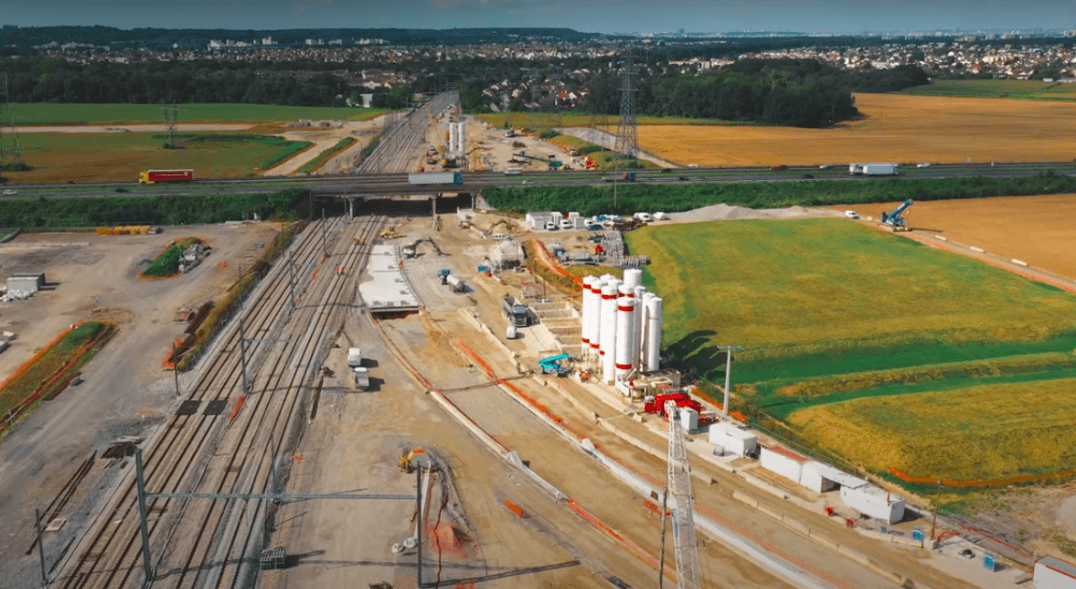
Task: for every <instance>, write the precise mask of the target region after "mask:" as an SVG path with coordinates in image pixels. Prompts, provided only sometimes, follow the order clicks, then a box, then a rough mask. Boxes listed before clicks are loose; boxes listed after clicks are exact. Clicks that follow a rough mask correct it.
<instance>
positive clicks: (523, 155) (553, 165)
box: [512, 151, 564, 170]
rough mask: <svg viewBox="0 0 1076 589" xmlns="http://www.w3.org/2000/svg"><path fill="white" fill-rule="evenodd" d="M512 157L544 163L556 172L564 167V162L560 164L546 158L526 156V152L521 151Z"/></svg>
mask: <svg viewBox="0 0 1076 589" xmlns="http://www.w3.org/2000/svg"><path fill="white" fill-rule="evenodd" d="M512 155H513V156H515V157H521V158H525V159H529V160H534V161H536V162H544V163H546V164H548V165H549V168H550V169H551V170H556V169H557V168H559V167H561V166H563V165H564V162H561V161H557V160H550V159H546V158H542V157H534V156H533V155H527V152H525V151H521V152H519V153H515V154H512Z"/></svg>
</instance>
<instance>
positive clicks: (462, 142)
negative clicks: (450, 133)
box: [456, 121, 467, 155]
mask: <svg viewBox="0 0 1076 589" xmlns="http://www.w3.org/2000/svg"><path fill="white" fill-rule="evenodd" d="M457 127H458V128H459V130H458V131H456V151H458V152H460V153H462V154H464V155H466V154H467V123H465V122H463V121H460V122H459V123H457Z"/></svg>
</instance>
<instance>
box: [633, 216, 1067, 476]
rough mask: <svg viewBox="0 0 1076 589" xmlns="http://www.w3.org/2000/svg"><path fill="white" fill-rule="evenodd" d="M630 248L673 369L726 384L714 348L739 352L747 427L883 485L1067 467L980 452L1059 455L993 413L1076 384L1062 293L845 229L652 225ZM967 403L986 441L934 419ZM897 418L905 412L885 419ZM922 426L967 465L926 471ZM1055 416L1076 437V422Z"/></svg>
mask: <svg viewBox="0 0 1076 589" xmlns="http://www.w3.org/2000/svg"><path fill="white" fill-rule="evenodd" d="M627 245H628V248H629V251H631V252H632V253H644V254H646V255H648V256H649V257H650V259H651V265H650V266H647V267H646V270H645V273H644V284H646V285H647V287H648V288H650V289H652V290H655V291H656V292H658V293H659V294H660V295H661V296H662V297H663V298H664V300H665V309H666V311H665V327H664V334H663V340H664V341H663V344H664V346H665V348H666V350H667V351H668V352H669V353H670V354H671V355H672V356H673V358H674V359H675V362H678V363H682V364H686V365H688V366H691V367H692V368H693V369H695V371H696V372H697V373H698V374H700V375H702V376H703V377H704V378H705V379H707V380H710V381H717V382H720V381H721V380H723V378H724V364H725V356H724V352H722V351H720V350H718V349H716V347H715V346H719V345H738V346H743V348H744V351H742V352H738V353H737V354H736V355H735V357H734V361H733V374H732V376H733V379H734V382H735V383H738V384H737V392H738V394H739V395H740V398H739V399H738V401H737V402H739V403H741V404H744V403H746V408H749V409H752V410H753V411H754V417H755V418H761V419H762V420H763V421H767V420H777V421H779V422H784V423H785V424H793V425H796V426H802V427H800V428H797V429H800V431H801V438H802V439H803V440H804V441H807V442H809V443H811V444H814V445H815V446H816V447H819V448H822V449H823V450H825V451H827V452H830V453H834V454H836V455H837V456H839V457H841V458H843V459H844V460H845V461H847V462H861V463H863V464H866V465H868V467H869V468H870V469H872V470H875V471H877V472H884V471H885V470H886V469H887V468H888V467H890V466H896V467H898V468H901V469H902V470H905V471H906V472H908V473H910V474H913V475H917V476H935V475H938V474H940V473H941V472H943V470H944V468H947V467H945V466H944V465H952V466H954V469H953V471H952V472H949V471H944V472H948V473H949V474H946V476H947V477H948V478H977V479H984V478H1003V477H1006V476H1011V475H1013V474H1020V473H1025V472H1036V473H1037V472H1050V471H1051V470H1060V469H1063V468H1065V467H1066V466H1071V464H1072V456H1070V454H1071V453H1066V452H1053V453H1051V452H1049V451H1042V452H1040V456H1039V457H1038V458H1036V459H1035V461H1033V462H1028V463H1027V464H1023V463H1015V464H1013V463H1012V462H1011V461H1010V457H1009V454H1006V452H1009V450H1004V451H1002V450H998V451H997V452H994V451H993V450H991V448H990V445H989V444H988V438H991V436H994V434H995V433H997V432H999V431H1000V432H1008V433H1007V434H1005V435H1013V436H1015V435H1017V430H1012V431H1009V430H1006V429H1005V428H1006V427H1007V426H1006V424H1008V425H1009V426H1011V427H1013V428H1016V427H1017V426H1019V427H1020V428H1021V429H1020V430H1019V431H1020V435H1026V436H1028V437H1029V439H1031V440H1037V442H1038V443H1040V444H1043V445H1044V447H1046V448H1048V447H1049V446H1050V445H1051V444H1052V443H1054V442H1055V441H1060V440H1055V438H1056V431H1057V430H1056V420H1053V419H1052V418H1051V419H1043V420H1040V422H1041V424H1042V427H1041V428H1039V429H1035V428H1034V427H1032V426H1033V425H1034V424H1035V423H1036V422H1035V421H1034V420H1029V421H1026V422H1025V421H1019V420H1016V419H1015V418H1012V419H1009V420H1008V421H1005V420H1001V421H998V422H996V423H995V422H994V421H991V420H993V419H994V418H995V417H996V415H995V414H994V413H992V412H991V410H990V408H992V407H994V406H999V407H1000V406H1001V405H1003V404H1004V402H1005V399H1006V398H1007V397H1011V396H1013V395H1014V394H1016V393H1015V392H1019V394H1020V395H1025V394H1026V395H1033V394H1039V393H1037V392H1035V393H1032V392H1031V391H1040V390H1042V391H1048V390H1053V388H1052V387H1055V386H1060V385H1057V384H1056V383H1063V382H1070V381H1071V380H1072V379H1074V378H1076V356H1074V355H1073V352H1074V350H1076V296H1074V295H1072V294H1070V293H1068V292H1065V291H1062V290H1061V289H1058V288H1056V287H1053V286H1047V285H1045V284H1042V283H1038V282H1034V281H1031V280H1027V279H1025V278H1022V277H1019V276H1016V275H1014V274H1011V273H1009V272H1006V271H1004V270H1001V269H998V268H995V267H992V266H988V265H985V264H982V263H979V262H977V261H974V260H971V259H969V258H966V257H963V256H959V255H957V254H952V253H948V252H945V251H941V250H937V249H933V248H929V247H926V246H924V245H921V244H919V243H918V242H915V241H912V240H909V239H906V238H903V237H901V236H899V235H894V234H891V233H886V232H881V231H878V230H877V229H874V228H872V227H868V226H865V225H862V224H859V223H852V222H848V221H845V220H841V219H808V220H798V221H724V222H716V223H698V224H683V225H672V226H665V227H654V226H651V227H647V228H644V229H642V230H639V231H635V232H632V233H629V234H628V235H627ZM1014 391H1015V392H1014ZM1042 394H1044V395H1045V394H1046V393H1045V392H1043V393H1042ZM1057 394H1060V393H1057ZM1026 395H1025V396H1026ZM1047 396H1048V395H1047ZM1055 396H1056V395H1055ZM965 398H967V399H976V401H975V402H976V403H978V404H979V406H980V409H981V410H980V411H979V412H978V413H976V412H975V411H974V410H972V409H968V410H967V412H966V415H967V416H971V417H968V419H973V418H974V419H980V420H982V424H981V427H980V426H979V425H976V426H974V427H971V426H968V425H967V424H966V423H964V422H962V421H960V420H959V419H957V415H958V412H957V409H955V408H954V409H952V417H953V421H952V422H951V423H950V422H948V421H946V420H947V419H949V416H950V415H949V413H947V412H946V411H942V412H938V413H937V414H936V415H935V414H933V413H930V411H929V410H928V409H930V407H932V405H930V404H931V403H934V404H937V403H941V401H938V400H937V399H946V401H945V402H944V403H949V404H957V403H958V401H957V399H965ZM961 402H963V401H961ZM967 402H969V403H970V401H967ZM944 403H943V405H944ZM1057 403H1058V401H1057V400H1056V399H1053V398H1052V397H1051V398H1049V399H1044V400H1043V401H1042V403H1041V406H1043V407H1048V406H1051V405H1056V404H1057ZM1070 405H1071V404H1070ZM894 406H900V407H909V408H910V409H907V410H906V411H904V412H903V413H900V414H899V415H900V416H901V417H900V418H899V419H897V418H896V417H894V418H893V419H890V420H885V419H884V416H885V415H886V411H887V410H888V409H884V408H892V407H894ZM1036 406H1040V405H1036ZM856 407H871V408H873V407H882V408H883V409H877V410H874V409H871V411H873V412H872V413H869V415H866V414H865V413H863V411H866V410H863V411H859V410H857V409H854V408H856ZM856 411H859V412H858V413H857V412H856ZM961 411H963V409H962V410H961ZM1036 411H1037V410H1036ZM1043 411H1049V410H1048V409H1043ZM748 412H749V414H750V413H751V412H750V411H748ZM909 412H910V413H909ZM1030 413H1033V412H1030V411H1029V414H1030ZM1070 413H1071V414H1070ZM920 414H922V415H924V416H925V415H927V414H930V415H932V416H933V417H932V419H933V420H934V421H930V422H929V424H930V428H932V429H934V430H936V431H939V432H946V435H949V437H950V438H952V440H951V441H952V444H953V447H959V448H962V450H961V452H960V453H953V452H951V453H950V455H949V457H946V456H942V457H941V458H938V459H937V460H936V461H934V462H929V461H926V460H925V459H924V458H923V456H925V454H924V452H925V450H923V451H921V450H920V449H918V448H919V447H918V446H916V444H917V443H919V442H918V440H919V439H920V437H922V436H923V435H925V434H923V430H922V428H924V427H926V426H925V425H918V424H914V423H913V422H914V421H915V419H913V418H912V417H914V416H916V415H920ZM894 415H896V414H894ZM961 415H964V414H961ZM1058 415H1059V416H1063V417H1064V418H1065V419H1068V421H1067V422H1066V423H1068V425H1069V427H1070V429H1074V430H1076V427H1073V426H1076V410H1074V411H1072V412H1059V413H1058ZM961 419H963V417H962V418H961ZM1006 419H1008V418H1006ZM837 423H839V424H840V425H842V427H843V426H847V427H845V429H841V428H838V427H836V426H835V425H834V424H837ZM808 424H809V425H810V427H806V425H808ZM819 424H828V426H833V427H827V426H824V425H819ZM906 425H907V427H905V426H906ZM913 426H914V427H913ZM849 431H851V432H854V433H855V435H853V434H849V433H847V432H849ZM827 432H828V433H827ZM864 432H865V433H864ZM860 434H862V436H861V437H859V438H857V437H856V436H857V435H860ZM867 434H870V436H867ZM999 435H1000V434H999ZM871 436H873V437H871ZM962 436H963V437H962ZM875 438H877V440H876V441H877V443H874V442H871V443H869V444H867V443H863V444H860V445H858V446H857V445H856V443H855V442H856V440H857V439H859V440H872V439H875ZM1003 439H1008V438H1005V437H1004V436H1001V437H998V440H999V441H1000V440H1003ZM1074 441H1076V438H1074ZM882 442H885V443H884V444H882ZM923 443H924V444H925V443H926V442H923ZM1029 443H1030V442H1029ZM1021 447H1022V446H1021ZM969 453H970V455H972V456H973V458H975V460H969V459H968V455H969ZM977 453H978V454H980V456H978V457H977V458H976V457H975V455H976V454H977ZM946 460H949V462H946ZM1066 460H1068V461H1069V463H1066V462H1065V461H1066ZM961 461H963V462H961ZM958 463H960V464H963V466H962V468H960V469H956V468H955V466H956V465H957V464H958ZM1002 465H1005V466H1004V467H1003V466H1002ZM939 469H941V470H939Z"/></svg>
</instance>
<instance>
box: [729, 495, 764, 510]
mask: <svg viewBox="0 0 1076 589" xmlns="http://www.w3.org/2000/svg"><path fill="white" fill-rule="evenodd" d="M732 498H733V499H735V500H737V501H739V502H741V503H745V504H747V505H750V506H751V508H752V509H758V499H755V498H754V497H749V496H747V495H744V494H743V493H741V492H739V491H733V492H732Z"/></svg>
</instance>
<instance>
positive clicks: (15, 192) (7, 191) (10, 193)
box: [4, 189, 19, 196]
mask: <svg viewBox="0 0 1076 589" xmlns="http://www.w3.org/2000/svg"><path fill="white" fill-rule="evenodd" d="M18 193H19V192H18V191H17V190H11V189H8V190H5V191H4V196H15V195H16V194H18Z"/></svg>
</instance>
